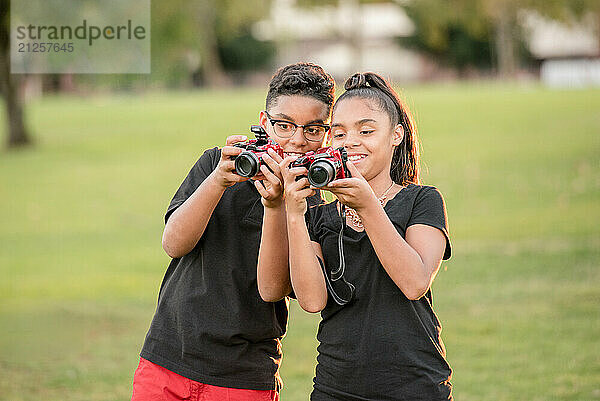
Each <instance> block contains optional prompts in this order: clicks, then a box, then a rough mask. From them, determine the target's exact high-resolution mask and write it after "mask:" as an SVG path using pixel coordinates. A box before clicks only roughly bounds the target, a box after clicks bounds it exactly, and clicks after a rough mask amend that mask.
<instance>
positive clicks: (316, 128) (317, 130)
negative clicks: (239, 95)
mask: <svg viewBox="0 0 600 401" xmlns="http://www.w3.org/2000/svg"><path fill="white" fill-rule="evenodd" d="M265 113H266V114H267V118H268V119H269V121H270V122H271V124H272V125H273V130H274V131H275V134H276V135H277V136H279V137H281V138H291V137H292V136H294V134H295V133H296V130H297V129H298V128H300V127H301V128H302V135H304V138H306V140H307V141H310V142H321V141H322V140H323V137H324V136H325V134H326V133H327V131H329V128H330V127H329V125H326V124H306V125H298V124H296V123H293V122H291V121H287V120H276V119H274V118H271V116H270V115H269V113H268V112H267V111H266V110H265Z"/></svg>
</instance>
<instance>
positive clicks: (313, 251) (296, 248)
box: [282, 159, 327, 313]
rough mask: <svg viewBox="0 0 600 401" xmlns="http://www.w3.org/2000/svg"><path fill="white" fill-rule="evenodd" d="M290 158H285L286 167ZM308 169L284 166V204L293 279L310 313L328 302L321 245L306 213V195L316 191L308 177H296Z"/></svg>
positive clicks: (298, 297)
mask: <svg viewBox="0 0 600 401" xmlns="http://www.w3.org/2000/svg"><path fill="white" fill-rule="evenodd" d="M286 163H287V164H289V161H287V159H286V161H284V163H283V165H284V166H285V167H287V165H286ZM306 172H307V170H306V169H305V168H292V169H287V168H283V169H282V174H283V178H284V182H285V203H286V212H287V231H288V241H289V263H290V280H291V284H292V287H293V289H294V293H295V295H296V299H297V300H298V303H299V304H300V307H302V309H304V310H305V311H307V312H311V313H315V312H319V311H321V310H323V308H325V305H326V304H327V288H326V287H325V278H324V276H323V271H322V270H321V265H320V264H319V261H318V260H317V257H318V258H320V259H321V260H323V254H322V252H321V246H320V245H319V244H318V243H316V242H313V241H311V240H310V236H309V234H308V229H307V227H306V220H305V219H304V215H305V213H306V211H307V204H306V198H307V197H308V196H310V195H312V194H313V193H314V191H313V190H312V189H310V188H309V187H308V179H307V178H306V177H303V178H301V179H299V180H298V181H296V177H298V176H299V175H301V174H306Z"/></svg>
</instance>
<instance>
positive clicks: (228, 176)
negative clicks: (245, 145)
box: [211, 135, 248, 188]
mask: <svg viewBox="0 0 600 401" xmlns="http://www.w3.org/2000/svg"><path fill="white" fill-rule="evenodd" d="M247 139H248V137H247V136H245V135H231V136H229V137H227V139H226V140H225V146H223V148H222V149H221V160H219V165H218V166H217V168H216V169H215V171H213V172H212V174H211V176H212V177H213V179H214V180H215V181H216V182H217V184H218V185H220V186H221V187H223V188H227V187H230V186H232V185H234V184H236V183H238V182H242V181H246V180H247V179H248V178H246V177H242V176H241V175H238V174H236V172H235V162H234V159H235V158H236V157H237V155H239V154H240V153H242V152H243V151H244V149H242V148H236V147H234V146H233V145H234V144H236V143H238V142H244V141H245V140H247Z"/></svg>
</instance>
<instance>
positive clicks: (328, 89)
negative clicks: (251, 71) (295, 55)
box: [266, 63, 335, 114]
mask: <svg viewBox="0 0 600 401" xmlns="http://www.w3.org/2000/svg"><path fill="white" fill-rule="evenodd" d="M334 93H335V81H334V80H333V78H332V77H331V75H329V74H327V73H326V72H325V71H324V70H323V68H321V67H320V66H318V65H316V64H312V63H296V64H290V65H287V66H285V67H282V68H280V69H279V70H277V72H276V73H275V75H273V78H272V79H271V82H270V83H269V92H268V93H267V101H266V108H267V110H269V109H270V108H271V107H273V106H274V105H275V103H276V102H277V98H278V97H279V96H284V95H301V96H310V97H312V98H315V99H317V100H319V101H321V102H323V103H325V104H326V105H327V112H328V114H329V112H330V111H331V106H332V105H333V98H334Z"/></svg>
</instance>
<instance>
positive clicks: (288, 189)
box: [279, 156, 315, 216]
mask: <svg viewBox="0 0 600 401" xmlns="http://www.w3.org/2000/svg"><path fill="white" fill-rule="evenodd" d="M295 159H296V158H295V157H294V156H288V157H286V158H285V159H283V161H282V162H281V163H280V164H279V168H280V171H281V174H282V176H283V188H284V190H285V206H286V211H287V213H288V214H290V215H291V214H296V215H302V216H304V214H305V213H306V210H307V204H306V198H308V197H309V196H311V195H314V194H315V191H314V190H313V189H311V188H310V186H309V183H308V178H306V177H302V178H300V179H299V180H297V181H296V178H297V177H298V176H301V175H306V173H308V170H307V169H306V168H304V167H293V168H289V165H290V163H291V162H292V161H294V160H295Z"/></svg>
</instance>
